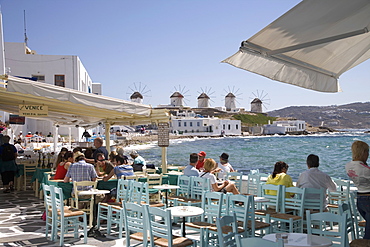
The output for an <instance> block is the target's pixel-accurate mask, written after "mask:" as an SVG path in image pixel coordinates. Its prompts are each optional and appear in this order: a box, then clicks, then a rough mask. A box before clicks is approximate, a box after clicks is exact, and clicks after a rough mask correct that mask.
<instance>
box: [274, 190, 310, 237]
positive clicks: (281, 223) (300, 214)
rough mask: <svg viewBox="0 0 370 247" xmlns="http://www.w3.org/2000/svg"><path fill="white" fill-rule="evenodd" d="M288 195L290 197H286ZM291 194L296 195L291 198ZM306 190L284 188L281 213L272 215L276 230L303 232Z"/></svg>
mask: <svg viewBox="0 0 370 247" xmlns="http://www.w3.org/2000/svg"><path fill="white" fill-rule="evenodd" d="M286 193H288V195H286ZM291 194H294V196H293V197H291ZM305 194H306V189H305V188H298V187H285V186H282V193H281V196H282V197H283V198H282V200H281V201H282V205H281V208H280V210H279V211H280V212H279V213H277V214H272V215H271V221H272V222H273V223H272V224H273V226H274V229H276V232H277V231H286V232H303V218H304V210H303V206H304V198H305Z"/></svg>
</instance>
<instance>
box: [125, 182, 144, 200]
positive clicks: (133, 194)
mask: <svg viewBox="0 0 370 247" xmlns="http://www.w3.org/2000/svg"><path fill="white" fill-rule="evenodd" d="M143 190H144V183H142V182H136V181H132V182H131V186H130V188H129V198H128V199H127V201H128V202H132V203H137V204H140V203H141V202H142V196H143Z"/></svg>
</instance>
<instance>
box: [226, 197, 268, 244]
mask: <svg viewBox="0 0 370 247" xmlns="http://www.w3.org/2000/svg"><path fill="white" fill-rule="evenodd" d="M227 205H228V209H227V212H228V215H233V214H235V216H236V219H237V222H238V226H239V227H240V229H242V231H238V232H239V234H241V235H243V236H244V237H254V236H255V235H256V231H261V235H264V233H263V232H264V231H266V233H270V231H271V225H270V222H262V221H258V220H255V202H254V196H252V195H250V196H246V195H233V194H227Z"/></svg>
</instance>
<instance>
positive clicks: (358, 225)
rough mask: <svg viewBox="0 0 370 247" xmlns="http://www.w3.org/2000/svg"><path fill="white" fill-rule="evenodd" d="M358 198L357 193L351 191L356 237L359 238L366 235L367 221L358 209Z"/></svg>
mask: <svg viewBox="0 0 370 247" xmlns="http://www.w3.org/2000/svg"><path fill="white" fill-rule="evenodd" d="M356 198H357V193H356V192H351V193H350V197H349V199H350V202H351V203H350V206H351V208H352V213H353V220H354V224H355V233H356V234H355V235H356V239H358V238H363V237H364V235H365V225H366V221H365V219H364V218H363V217H362V216H361V214H360V213H359V212H358V210H357V204H356Z"/></svg>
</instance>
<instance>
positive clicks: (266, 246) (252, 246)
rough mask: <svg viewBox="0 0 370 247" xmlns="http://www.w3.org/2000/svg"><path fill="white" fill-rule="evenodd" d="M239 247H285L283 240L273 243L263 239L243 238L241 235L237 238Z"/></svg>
mask: <svg viewBox="0 0 370 247" xmlns="http://www.w3.org/2000/svg"><path fill="white" fill-rule="evenodd" d="M236 246H237V247H245V246H248V247H284V243H283V240H282V239H279V240H278V241H277V242H272V241H269V240H266V239H262V238H242V237H241V236H240V235H237V236H236Z"/></svg>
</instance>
